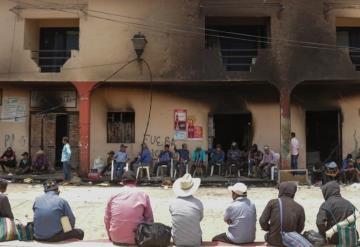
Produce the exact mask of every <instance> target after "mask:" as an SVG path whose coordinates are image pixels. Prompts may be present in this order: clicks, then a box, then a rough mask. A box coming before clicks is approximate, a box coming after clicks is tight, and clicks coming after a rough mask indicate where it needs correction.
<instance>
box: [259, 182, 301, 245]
mask: <svg viewBox="0 0 360 247" xmlns="http://www.w3.org/2000/svg"><path fill="white" fill-rule="evenodd" d="M296 191H297V187H296V184H295V183H292V182H283V183H281V184H280V187H279V198H280V199H281V202H282V204H283V231H284V232H294V231H296V232H298V233H301V232H302V231H303V229H304V224H305V212H304V208H303V207H302V206H301V205H299V204H298V203H296V202H295V201H294V196H295V193H296ZM259 222H260V226H261V228H262V229H263V230H264V231H267V232H268V233H267V234H266V235H265V241H266V242H268V243H269V244H270V245H272V246H281V247H283V246H284V245H283V244H282V238H281V234H280V208H279V202H278V199H273V200H271V201H269V203H268V204H267V205H266V208H265V209H264V212H263V213H262V215H261V217H260V221H259Z"/></svg>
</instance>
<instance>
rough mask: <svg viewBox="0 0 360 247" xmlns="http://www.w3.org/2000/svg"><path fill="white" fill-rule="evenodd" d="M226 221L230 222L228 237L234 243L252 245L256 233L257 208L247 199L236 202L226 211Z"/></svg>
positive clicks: (241, 198)
mask: <svg viewBox="0 0 360 247" xmlns="http://www.w3.org/2000/svg"><path fill="white" fill-rule="evenodd" d="M224 219H225V220H226V221H228V220H230V221H231V223H230V224H229V229H228V232H227V233H226V236H227V237H228V238H229V239H230V240H231V241H232V242H234V243H238V244H242V243H251V242H254V240H255V233H256V208H255V205H254V204H253V203H252V202H251V201H250V200H249V199H248V198H246V197H239V198H237V199H236V200H234V201H233V202H232V203H231V205H230V206H229V207H228V208H227V209H226V212H225V216H224Z"/></svg>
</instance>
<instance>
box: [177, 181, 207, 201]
mask: <svg viewBox="0 0 360 247" xmlns="http://www.w3.org/2000/svg"><path fill="white" fill-rule="evenodd" d="M180 181H181V180H180V179H177V180H176V181H175V182H174V184H173V187H172V189H173V191H174V193H175V195H176V196H178V197H188V196H191V195H193V194H194V193H195V192H196V191H197V190H198V189H199V187H200V183H201V179H200V178H193V182H194V183H193V186H192V187H191V188H190V189H188V190H183V189H181V185H180Z"/></svg>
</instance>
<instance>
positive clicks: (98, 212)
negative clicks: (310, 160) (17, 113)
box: [7, 184, 360, 241]
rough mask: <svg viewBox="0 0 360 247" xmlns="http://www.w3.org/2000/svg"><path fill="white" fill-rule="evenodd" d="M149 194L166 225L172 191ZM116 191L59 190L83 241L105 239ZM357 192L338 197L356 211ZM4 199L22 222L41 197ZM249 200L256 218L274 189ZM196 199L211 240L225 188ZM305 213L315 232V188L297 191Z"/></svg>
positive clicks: (12, 194)
mask: <svg viewBox="0 0 360 247" xmlns="http://www.w3.org/2000/svg"><path fill="white" fill-rule="evenodd" d="M142 189H143V190H144V191H146V192H147V193H149V195H150V198H151V203H152V207H153V211H154V216H155V220H156V221H157V222H162V223H165V224H167V225H170V214H169V211H168V207H169V202H170V201H171V199H173V198H174V194H173V193H172V190H171V189H169V190H164V189H162V188H150V187H142ZM117 190H118V187H106V188H104V187H61V196H62V197H64V198H65V199H67V200H68V201H69V203H70V205H71V207H72V208H73V211H74V213H75V215H76V217H77V219H76V222H77V227H80V228H82V229H84V231H85V239H86V240H96V239H104V238H106V232H105V229H104V224H103V215H104V208H105V204H106V202H107V200H108V198H109V197H110V196H111V195H112V194H114V193H116V191H117ZM359 192H360V191H359V190H356V189H354V188H351V187H342V194H343V196H344V197H345V198H347V199H349V200H351V201H352V202H353V203H354V204H355V205H356V206H357V207H358V208H360V197H359ZM7 193H8V196H9V199H10V203H11V204H12V208H13V211H14V215H15V218H18V219H20V220H22V221H23V222H26V218H28V219H29V220H31V219H32V215H33V214H32V204H33V201H34V198H35V197H36V196H38V195H41V194H42V193H43V191H42V187H41V186H40V185H36V186H31V185H21V184H10V185H9V187H8V191H7ZM248 194H249V197H250V198H251V200H253V201H254V202H255V205H256V207H257V212H258V218H259V217H260V214H261V212H262V210H263V209H264V207H265V206H266V203H267V202H268V200H269V199H272V198H275V197H276V195H277V190H276V189H274V188H250V189H249V192H248ZM196 196H197V197H198V198H199V199H201V200H202V202H203V203H204V206H205V217H204V220H203V221H202V224H201V225H202V229H203V238H204V240H211V238H212V237H213V236H214V235H215V234H219V233H221V232H224V231H225V227H226V225H225V223H223V220H222V215H223V212H224V210H225V208H226V205H227V204H228V203H229V202H230V201H231V199H230V193H229V192H228V191H227V189H225V188H200V190H199V191H198V192H197V193H196ZM296 200H297V201H298V202H300V203H301V204H302V205H303V206H304V208H305V212H306V227H305V230H310V229H314V228H315V218H316V214H317V210H318V208H319V206H320V204H321V203H322V201H323V198H322V195H321V191H320V189H319V188H316V187H300V188H299V190H298V193H297V195H296ZM257 229H258V230H257V240H259V241H260V240H263V236H264V232H263V231H261V230H260V227H259V226H258V227H257Z"/></svg>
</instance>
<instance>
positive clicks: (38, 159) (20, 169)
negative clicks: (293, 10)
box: [0, 147, 50, 175]
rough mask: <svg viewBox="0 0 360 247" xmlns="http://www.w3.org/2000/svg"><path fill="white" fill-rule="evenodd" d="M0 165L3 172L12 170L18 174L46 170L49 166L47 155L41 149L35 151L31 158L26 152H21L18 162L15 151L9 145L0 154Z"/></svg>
mask: <svg viewBox="0 0 360 247" xmlns="http://www.w3.org/2000/svg"><path fill="white" fill-rule="evenodd" d="M0 165H1V168H2V171H3V173H5V174H6V173H8V171H10V170H13V171H15V172H16V174H18V175H23V174H28V173H31V172H34V173H40V172H47V171H48V170H49V167H50V166H49V162H48V159H47V156H46V154H45V152H44V151H43V150H39V151H37V152H36V153H35V157H34V159H33V160H32V159H31V158H30V155H29V153H28V152H24V153H23V154H21V159H20V161H19V163H18V162H17V160H16V154H15V151H14V150H13V149H12V148H11V147H8V148H7V149H6V151H5V152H4V153H3V154H2V155H1V157H0ZM10 175H11V173H10Z"/></svg>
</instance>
